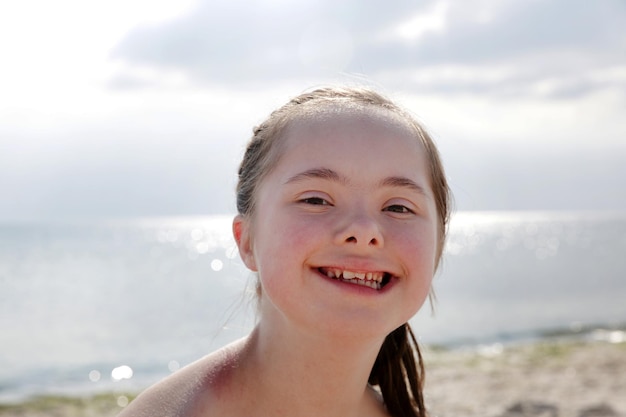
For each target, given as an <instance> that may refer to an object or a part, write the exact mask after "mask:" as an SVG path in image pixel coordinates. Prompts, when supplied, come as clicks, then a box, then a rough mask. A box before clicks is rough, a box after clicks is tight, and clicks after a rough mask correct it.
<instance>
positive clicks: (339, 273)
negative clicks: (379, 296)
mask: <svg viewBox="0 0 626 417" xmlns="http://www.w3.org/2000/svg"><path fill="white" fill-rule="evenodd" d="M325 272H326V275H327V276H328V277H329V278H341V279H355V278H356V279H360V280H365V281H376V282H379V283H380V282H382V281H383V275H384V273H383V272H354V271H343V270H341V269H327V270H326V271H325Z"/></svg>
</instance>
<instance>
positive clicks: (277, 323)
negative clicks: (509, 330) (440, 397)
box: [121, 88, 449, 417]
mask: <svg viewBox="0 0 626 417" xmlns="http://www.w3.org/2000/svg"><path fill="white" fill-rule="evenodd" d="M448 206H449V190H448V185H447V182H446V178H445V174H444V171H443V167H442V165H441V161H440V158H439V155H438V152H437V150H436V148H435V145H434V144H433V142H432V140H431V139H430V137H429V136H428V135H427V134H426V132H425V131H424V130H423V129H422V127H421V126H420V125H419V124H418V123H417V122H416V121H415V120H414V119H413V118H412V117H411V116H410V115H409V114H408V113H407V112H405V111H403V110H401V109H400V108H399V107H397V106H396V105H395V104H393V103H392V102H390V101H389V100H387V99H385V98H383V97H382V96H380V95H379V94H377V93H375V92H373V91H370V90H366V89H354V88H323V89H317V90H314V91H311V92H308V93H305V94H303V95H301V96H299V97H296V98H295V99H293V100H291V101H290V102H289V103H287V104H286V105H285V106H283V107H281V108H280V109H278V110H276V111H275V112H274V113H272V114H271V115H270V116H269V118H268V119H267V120H266V121H265V122H264V123H263V124H261V125H260V126H259V127H257V128H255V129H254V136H253V137H252V140H251V142H250V143H249V145H248V148H247V150H246V152H245V155H244V158H243V161H242V163H241V166H240V168H239V183H238V185H237V209H238V212H239V214H238V215H237V216H236V217H235V219H234V222H233V233H234V237H235V240H236V242H237V245H238V248H239V253H240V255H241V258H242V260H243V262H244V263H245V265H246V266H247V267H248V268H249V269H250V270H252V271H255V272H256V273H257V275H258V282H257V295H258V323H257V325H256V326H255V328H254V330H253V331H252V332H251V334H250V335H249V336H248V337H246V338H244V339H243V340H240V341H238V342H235V343H233V344H231V345H229V346H227V347H225V348H223V349H221V350H219V351H217V352H214V353H212V354H210V355H208V356H207V357H205V358H203V359H201V360H199V361H197V362H195V363H193V364H191V365H189V366H187V367H186V368H184V369H182V370H180V371H178V372H176V373H175V374H173V375H172V376H170V377H169V378H167V379H165V380H164V381H163V382H161V383H159V384H157V385H155V386H154V387H152V388H150V389H148V390H147V391H146V392H145V393H143V394H142V395H140V396H139V397H138V398H137V399H136V400H135V401H134V402H133V403H131V404H130V405H129V406H128V407H127V408H126V409H125V410H124V412H123V413H122V414H121V416H125V417H127V416H146V417H155V416H341V417H346V416H354V417H357V416H359V417H362V416H397V417H400V416H402V417H405V416H420V417H424V416H426V409H425V406H424V399H423V394H422V386H423V381H424V369H423V365H422V358H421V355H420V351H419V348H418V345H417V342H416V340H415V337H414V335H413V333H412V331H411V329H410V327H409V325H408V323H407V321H408V320H409V319H410V318H411V317H412V316H413V315H414V314H415V313H416V312H417V311H418V309H419V308H420V307H421V306H422V304H423V303H424V301H425V299H426V298H427V297H428V295H429V292H430V288H431V281H432V278H433V275H434V272H435V271H436V269H437V266H438V263H439V260H440V258H441V254H442V250H443V246H444V240H445V234H446V227H447V222H448V216H449V207H448Z"/></svg>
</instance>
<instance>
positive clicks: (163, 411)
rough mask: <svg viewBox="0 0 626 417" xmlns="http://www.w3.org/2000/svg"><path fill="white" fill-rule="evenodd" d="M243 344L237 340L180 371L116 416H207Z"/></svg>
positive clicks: (228, 376)
mask: <svg viewBox="0 0 626 417" xmlns="http://www.w3.org/2000/svg"><path fill="white" fill-rule="evenodd" d="M243 344H244V342H243V341H238V342H235V343H233V344H231V345H228V346H226V347H224V348H222V349H220V350H218V351H216V352H213V353H211V354H209V355H207V356H205V357H204V358H202V359H199V360H198V361H196V362H194V363H192V364H190V365H188V366H186V367H184V368H182V369H181V370H179V371H177V372H175V373H174V374H172V375H170V376H169V377H167V378H165V379H163V380H162V381H161V382H159V383H157V384H155V385H153V386H152V387H150V388H148V389H147V390H146V391H144V392H143V393H141V394H140V395H139V396H138V397H137V398H136V399H135V400H134V401H133V402H131V403H130V404H129V405H128V406H127V407H126V408H125V409H124V411H122V413H121V414H119V416H118V417H154V416H160V417H183V416H185V417H193V416H210V415H212V414H213V413H212V412H211V408H212V407H211V404H212V403H213V402H214V401H218V400H219V397H220V395H219V394H220V388H221V386H223V385H225V384H226V383H227V381H228V380H229V379H230V375H231V373H232V371H233V369H234V368H235V367H236V364H237V360H238V359H237V358H238V356H239V352H240V351H241V349H242V346H243Z"/></svg>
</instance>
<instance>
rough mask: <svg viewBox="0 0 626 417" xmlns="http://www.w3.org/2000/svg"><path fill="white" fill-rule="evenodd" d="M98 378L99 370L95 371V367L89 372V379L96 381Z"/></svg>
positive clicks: (99, 376)
mask: <svg viewBox="0 0 626 417" xmlns="http://www.w3.org/2000/svg"><path fill="white" fill-rule="evenodd" d="M100 378H101V375H100V372H98V371H96V370H95V369H94V370H93V371H91V372H89V380H90V381H91V382H98V381H100Z"/></svg>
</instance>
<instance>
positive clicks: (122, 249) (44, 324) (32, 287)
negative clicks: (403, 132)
mask: <svg viewBox="0 0 626 417" xmlns="http://www.w3.org/2000/svg"><path fill="white" fill-rule="evenodd" d="M232 217H233V216H208V217H183V218H141V219H124V220H119V219H118V220H74V221H45V222H44V221H41V222H12V223H11V222H9V223H7V222H5V223H0V403H6V402H13V401H22V400H24V399H25V398H28V397H32V396H37V395H70V396H81V395H91V394H94V393H98V392H130V391H137V390H141V389H143V388H145V387H146V386H148V385H150V384H152V383H154V382H156V381H158V380H159V379H161V378H163V377H164V376H166V375H168V374H170V373H172V372H175V371H176V370H177V369H179V368H180V367H182V366H185V365H186V364H188V363H190V362H192V361H194V360H196V359H198V358H200V357H202V356H204V355H206V354H207V353H209V352H211V351H212V350H214V349H217V348H219V347H220V346H223V345H225V344H227V343H229V342H231V341H233V340H235V339H238V338H240V337H242V336H244V335H245V334H247V333H248V332H249V331H250V330H251V328H252V327H253V326H254V323H255V306H254V297H253V291H252V290H251V289H252V288H253V285H254V284H253V283H254V276H253V274H252V273H251V272H249V271H248V270H247V269H246V268H245V267H244V265H243V264H242V262H241V261H240V259H239V257H238V253H237V249H236V246H235V243H234V241H233V239H232V237H231V221H232ZM434 290H435V294H436V297H435V300H434V302H433V303H427V304H425V305H424V307H423V308H422V309H421V310H420V312H419V313H418V314H417V315H416V317H414V318H413V319H412V320H411V324H412V326H413V329H414V331H415V333H416V334H417V336H418V338H419V340H420V343H422V344H425V345H430V346H437V347H442V348H464V347H465V348H467V347H470V348H480V349H485V351H486V352H488V351H489V349H490V348H493V347H494V346H495V347H501V346H503V345H506V344H508V343H520V342H523V341H536V340H541V339H545V338H553V337H576V338H591V339H593V340H605V341H608V342H614V343H617V342H624V341H626V212H459V213H456V214H455V215H454V216H453V219H452V222H451V226H450V232H449V238H448V241H447V245H446V250H445V254H444V259H443V262H442V264H441V268H440V270H439V271H438V273H437V276H436V277H435V280H434ZM496 350H497V349H496Z"/></svg>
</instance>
